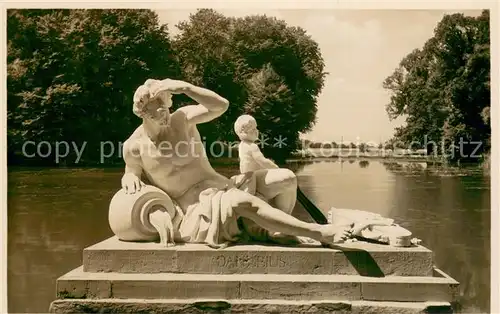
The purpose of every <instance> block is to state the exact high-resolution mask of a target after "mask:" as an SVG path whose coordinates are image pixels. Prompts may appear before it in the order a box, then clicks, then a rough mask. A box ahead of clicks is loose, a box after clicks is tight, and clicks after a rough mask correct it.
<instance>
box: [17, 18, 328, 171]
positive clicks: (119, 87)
mask: <svg viewBox="0 0 500 314" xmlns="http://www.w3.org/2000/svg"><path fill="white" fill-rule="evenodd" d="M179 28H180V34H179V35H178V36H177V37H176V38H175V39H174V40H172V39H171V38H170V37H169V34H168V31H167V26H166V25H159V22H158V17H157V15H156V14H155V13H154V12H152V11H150V10H9V11H8V26H7V30H8V60H7V61H8V146H9V147H8V151H9V163H15V162H16V161H18V162H19V161H22V162H26V161H27V160H26V158H23V154H22V148H23V144H24V143H27V142H28V141H32V142H34V143H35V145H37V144H39V143H40V142H42V141H45V142H48V143H51V144H52V148H54V144H55V143H56V142H63V141H65V142H67V143H70V144H71V143H75V146H78V147H80V148H81V147H82V145H83V144H85V143H86V144H85V145H86V147H85V153H84V155H83V158H82V159H81V160H80V162H91V163H93V162H99V160H100V158H99V154H100V153H101V152H100V149H101V143H102V142H108V141H109V142H111V143H113V144H105V145H108V146H106V147H107V148H108V152H107V153H108V154H109V149H110V147H111V145H113V146H114V147H113V149H114V150H115V154H114V157H116V158H115V159H116V160H120V154H119V151H120V147H119V146H118V144H119V143H120V142H121V141H123V140H125V139H126V138H127V136H128V135H129V134H130V133H131V132H132V131H133V129H134V128H135V127H136V126H137V125H138V124H139V123H140V121H139V120H138V118H137V117H135V116H134V115H133V114H132V112H131V104H132V96H133V92H134V90H135V89H136V88H137V86H138V85H140V84H141V83H143V82H144V81H145V80H146V79H147V78H167V77H170V78H180V79H183V80H186V81H188V82H191V83H193V84H196V85H199V86H203V87H207V88H209V89H212V90H214V91H216V92H218V93H219V94H220V95H222V96H223V97H225V98H227V99H228V100H229V101H230V102H231V106H230V109H229V110H228V112H227V113H226V114H225V115H223V116H222V117H221V118H219V119H217V120H216V121H213V122H210V123H206V124H203V125H201V126H200V131H201V133H202V136H203V137H204V138H205V139H206V141H207V144H208V145H209V144H210V143H211V142H213V141H215V140H219V141H234V140H236V137H235V134H234V132H233V123H234V121H235V120H236V118H237V116H238V115H240V114H242V113H250V114H252V115H254V116H255V117H256V119H257V121H258V123H259V127H260V129H261V131H262V132H263V133H264V134H265V136H266V137H267V138H269V139H268V140H267V142H266V144H267V145H265V146H264V147H263V150H264V151H265V152H266V153H267V154H268V155H271V156H272V157H274V158H276V159H283V158H285V157H286V156H288V154H289V153H290V152H291V151H293V150H294V149H295V148H296V147H297V146H296V145H297V141H298V133H299V132H305V131H307V130H309V129H310V128H311V126H312V125H313V123H314V121H315V115H316V96H317V95H318V94H319V92H320V90H321V88H322V86H323V76H324V73H323V60H322V58H321V55H320V52H319V49H318V46H317V44H316V43H315V42H314V41H313V40H312V39H311V38H310V37H309V36H307V35H306V33H305V31H304V30H302V29H300V28H296V27H289V26H287V25H286V24H285V22H283V21H279V20H276V19H274V18H269V17H265V16H252V17H246V18H239V19H236V18H229V17H225V16H223V15H221V14H218V13H217V12H215V11H213V10H199V11H198V12H197V13H195V14H193V15H191V16H190V18H189V20H188V21H185V22H182V23H180V25H179ZM174 102H175V105H176V106H179V105H182V104H185V103H187V102H189V99H188V98H186V97H182V96H179V97H177V96H176V98H174ZM279 136H281V138H283V139H284V141H283V142H284V145H280V146H281V147H273V144H275V139H276V138H278V137H279ZM26 147H28V146H26ZM29 148H30V151H29V153H30V154H33V153H34V151H35V149H36V146H34V145H31V146H29ZM45 150H46V148H45ZM70 150H71V152H70V155H69V156H68V157H67V158H66V159H67V160H68V162H72V161H74V160H75V156H72V154H74V152H73V149H70ZM111 159H112V158H109V159H108V161H111ZM30 160H37V161H38V160H40V158H36V157H35V158H32V159H30ZM46 161H47V162H49V163H53V162H54V158H53V156H50V157H49V158H47V160H46Z"/></svg>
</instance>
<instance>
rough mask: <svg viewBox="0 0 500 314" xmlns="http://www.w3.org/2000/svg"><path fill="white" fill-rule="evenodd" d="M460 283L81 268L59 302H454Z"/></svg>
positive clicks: (64, 283)
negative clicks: (195, 298) (127, 271)
mask: <svg viewBox="0 0 500 314" xmlns="http://www.w3.org/2000/svg"><path fill="white" fill-rule="evenodd" d="M457 288H458V282H456V281H455V280H454V279H452V278H450V277H449V276H447V275H446V274H444V273H442V272H441V271H439V270H436V276H435V277H401V276H391V277H383V278H376V277H363V276H357V275H356V276H351V275H276V274H267V275H254V274H231V275H214V274H194V275H193V274H173V273H160V274H123V273H102V272H101V273H88V272H84V271H83V268H82V267H79V268H77V269H75V270H73V271H70V272H69V273H67V274H66V275H64V276H62V277H61V278H59V279H58V280H57V293H58V297H59V298H61V299H70V298H82V299H89V298H97V299H107V298H119V299H127V298H137V299H186V298H192V297H193V296H197V297H199V298H204V299H267V300H270V299H278V300H325V299H326V300H373V301H412V302H420V301H421V302H423V301H437V302H453V301H454V300H455V298H456V293H457Z"/></svg>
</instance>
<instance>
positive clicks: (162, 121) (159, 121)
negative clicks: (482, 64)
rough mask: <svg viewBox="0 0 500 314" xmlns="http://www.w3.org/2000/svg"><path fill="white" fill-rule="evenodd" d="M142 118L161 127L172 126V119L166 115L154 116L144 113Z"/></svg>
mask: <svg viewBox="0 0 500 314" xmlns="http://www.w3.org/2000/svg"><path fill="white" fill-rule="evenodd" d="M142 118H143V119H146V120H149V121H150V122H153V123H154V124H156V125H158V126H160V127H167V126H169V125H170V117H169V116H168V115H166V114H162V115H154V114H151V113H149V112H143V114H142Z"/></svg>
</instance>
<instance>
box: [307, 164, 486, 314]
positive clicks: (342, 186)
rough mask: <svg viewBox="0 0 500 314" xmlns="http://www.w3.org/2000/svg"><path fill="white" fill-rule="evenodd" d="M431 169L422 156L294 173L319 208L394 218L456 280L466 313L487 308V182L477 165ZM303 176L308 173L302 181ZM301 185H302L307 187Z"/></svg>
mask: <svg viewBox="0 0 500 314" xmlns="http://www.w3.org/2000/svg"><path fill="white" fill-rule="evenodd" d="M439 169H440V171H438V170H436V168H434V170H432V171H429V170H428V168H427V165H426V163H403V162H397V163H395V162H391V163H388V162H376V161H375V162H371V163H370V168H369V170H370V171H368V172H366V169H363V167H362V166H361V164H359V166H358V165H351V164H348V165H347V166H344V167H341V166H340V165H335V164H327V163H323V164H318V165H317V164H314V165H308V166H306V167H304V169H303V170H302V171H301V172H300V173H299V174H298V175H299V184H301V186H302V188H303V190H304V192H305V193H306V194H307V195H308V196H309V197H310V198H311V199H312V200H313V201H314V202H315V203H316V204H318V205H319V207H320V208H322V209H324V210H325V211H327V210H328V209H329V208H330V207H331V206H335V207H344V208H357V209H365V210H370V211H372V212H376V213H380V214H382V215H386V216H389V217H391V218H394V219H395V220H396V222H398V223H400V224H401V225H402V226H403V227H406V228H408V229H409V230H411V231H412V232H413V234H414V235H415V236H417V237H419V238H421V239H422V240H423V243H424V245H425V246H427V247H428V248H430V249H431V250H433V251H434V255H435V264H436V265H437V266H438V267H439V268H441V269H442V270H443V271H445V272H446V273H448V274H450V275H451V276H452V277H454V278H455V279H457V280H458V281H459V282H460V303H461V306H462V307H463V308H462V311H463V312H464V313H477V312H479V313H485V312H489V306H490V301H489V291H490V206H491V205H490V183H489V179H487V178H485V177H484V176H483V175H482V173H481V171H478V170H470V169H469V170H464V169H462V170H460V171H458V170H457V169H455V170H446V172H445V173H446V175H443V174H442V170H443V168H441V167H440V168H439ZM304 178H307V180H304ZM306 191H307V192H306Z"/></svg>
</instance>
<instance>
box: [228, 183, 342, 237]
mask: <svg viewBox="0 0 500 314" xmlns="http://www.w3.org/2000/svg"><path fill="white" fill-rule="evenodd" d="M232 193H234V194H233V195H231V196H232V198H233V201H232V202H233V203H232V204H231V205H232V206H233V209H234V211H235V213H236V214H237V215H238V216H241V217H243V218H247V219H250V220H252V221H253V222H255V223H256V224H257V225H258V226H260V227H262V228H265V229H267V230H276V231H277V232H280V233H282V234H286V235H292V236H297V237H308V238H311V239H314V240H316V241H320V242H324V243H335V242H340V241H343V240H345V239H347V238H348V237H349V236H350V233H349V230H348V229H347V227H342V226H340V227H339V226H334V225H319V224H315V223H308V222H305V221H302V220H299V219H297V218H295V217H293V216H292V215H289V214H287V213H284V212H283V211H281V210H279V209H277V208H274V207H272V206H271V205H269V204H267V203H266V202H265V201H263V200H261V199H260V198H258V197H256V196H254V195H251V194H248V193H245V192H243V191H240V190H233V191H232Z"/></svg>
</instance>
